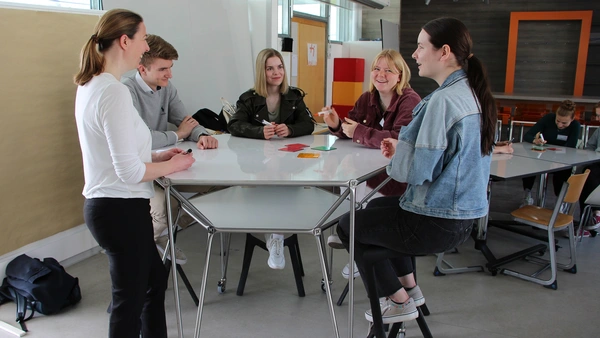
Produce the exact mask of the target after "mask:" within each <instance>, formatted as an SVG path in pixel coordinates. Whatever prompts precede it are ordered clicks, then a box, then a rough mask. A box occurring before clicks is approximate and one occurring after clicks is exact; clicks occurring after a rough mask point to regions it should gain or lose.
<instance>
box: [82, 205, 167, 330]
mask: <svg viewBox="0 0 600 338" xmlns="http://www.w3.org/2000/svg"><path fill="white" fill-rule="evenodd" d="M83 210H84V218H85V222H86V224H87V226H88V228H89V229H90V232H91V233H92V235H93V236H94V238H95V239H96V241H98V243H99V244H100V246H101V247H102V248H103V249H104V250H106V254H107V256H108V262H109V268H110V278H111V280H112V311H111V314H110V325H109V337H111V338H139V335H140V332H141V333H142V337H144V338H165V337H167V324H166V318H165V290H166V288H167V278H168V272H167V270H166V269H165V267H164V265H163V264H162V260H161V258H160V256H159V254H158V251H157V250H156V245H155V244H154V237H153V230H152V218H151V216H150V204H149V200H148V199H143V198H132V199H121V198H93V199H86V201H85V204H84V209H83Z"/></svg>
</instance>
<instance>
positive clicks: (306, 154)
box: [298, 153, 320, 158]
mask: <svg viewBox="0 0 600 338" xmlns="http://www.w3.org/2000/svg"><path fill="white" fill-rule="evenodd" d="M319 156H320V155H319V153H300V154H298V158H319Z"/></svg>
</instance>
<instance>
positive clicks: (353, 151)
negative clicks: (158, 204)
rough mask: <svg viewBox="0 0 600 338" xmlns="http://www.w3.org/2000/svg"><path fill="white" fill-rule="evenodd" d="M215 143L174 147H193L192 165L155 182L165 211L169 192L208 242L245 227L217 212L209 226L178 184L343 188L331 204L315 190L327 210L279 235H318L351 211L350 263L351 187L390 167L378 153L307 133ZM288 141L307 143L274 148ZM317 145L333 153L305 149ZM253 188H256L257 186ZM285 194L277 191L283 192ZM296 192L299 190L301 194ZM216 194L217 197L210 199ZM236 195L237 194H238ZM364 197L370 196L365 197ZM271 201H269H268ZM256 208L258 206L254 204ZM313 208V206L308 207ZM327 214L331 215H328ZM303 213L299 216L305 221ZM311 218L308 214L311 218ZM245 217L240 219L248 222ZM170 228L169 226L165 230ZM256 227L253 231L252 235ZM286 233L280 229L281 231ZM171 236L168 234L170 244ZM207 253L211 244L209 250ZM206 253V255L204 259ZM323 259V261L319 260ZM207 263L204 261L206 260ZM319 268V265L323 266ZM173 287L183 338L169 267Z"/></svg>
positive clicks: (203, 213) (201, 207) (199, 207)
mask: <svg viewBox="0 0 600 338" xmlns="http://www.w3.org/2000/svg"><path fill="white" fill-rule="evenodd" d="M215 137H216V138H217V139H218V141H219V147H218V148H217V149H210V150H198V149H197V148H196V145H195V143H193V142H184V143H182V144H179V145H178V147H180V148H183V149H188V148H190V149H193V152H192V154H193V156H194V158H195V159H196V162H195V163H194V165H193V166H192V167H191V168H189V169H188V170H185V171H182V172H178V173H175V174H172V175H168V176H167V177H165V178H162V179H160V180H158V182H159V184H161V185H162V186H163V187H165V188H166V189H165V195H166V201H167V204H168V205H167V210H171V208H170V195H171V194H173V196H174V197H175V198H177V199H178V200H179V201H180V202H181V203H182V206H183V208H184V209H185V210H186V211H188V212H190V213H191V214H192V215H191V216H192V217H194V218H195V219H196V220H197V221H199V223H200V224H202V225H203V226H204V227H206V228H207V229H208V230H209V237H210V238H209V241H210V240H212V237H211V236H212V235H210V234H211V232H212V234H214V233H216V232H243V231H246V232H247V231H248V229H241V228H236V227H239V222H238V225H232V224H233V223H231V220H229V221H227V220H224V219H220V218H219V217H218V215H217V214H212V218H215V219H217V220H218V221H219V222H221V223H219V224H217V221H216V220H215V221H214V222H213V219H212V218H211V217H209V216H207V214H208V213H210V212H211V211H209V209H208V208H206V209H205V208H204V205H205V204H204V202H202V203H201V204H200V203H191V202H190V201H188V200H187V199H186V198H185V197H184V196H183V195H181V194H180V193H179V192H178V191H177V186H179V185H210V186H215V185H221V186H260V187H261V188H260V189H259V190H257V191H260V194H263V193H264V192H266V191H267V190H266V188H265V186H271V187H273V186H277V187H286V189H288V188H290V189H291V188H293V187H296V188H298V187H331V186H338V187H347V188H348V189H347V190H346V191H345V192H344V193H343V194H342V195H341V196H339V197H337V196H336V198H335V199H334V200H332V199H331V198H330V197H327V196H326V195H323V194H322V193H321V192H323V191H322V190H319V191H320V192H317V193H316V194H317V195H318V196H317V197H316V198H319V199H320V200H327V198H330V200H329V201H327V203H331V202H333V203H331V204H330V205H325V204H322V205H323V206H324V207H325V208H320V209H319V208H317V209H319V212H323V211H326V212H325V213H323V214H322V215H321V216H322V217H321V218H320V219H319V220H318V222H317V223H315V224H309V223H310V222H314V220H315V219H314V218H312V219H311V218H306V223H304V227H307V226H308V227H309V228H294V229H291V228H290V229H287V230H286V231H283V232H290V231H291V232H307V231H309V232H311V231H312V232H314V233H315V234H316V233H318V232H319V231H320V230H319V229H320V228H322V226H323V225H324V224H326V223H327V222H328V221H329V220H331V219H332V217H333V218H335V217H336V215H338V214H337V213H338V211H337V209H338V207H339V206H340V205H342V208H340V211H344V212H345V211H348V209H349V211H350V234H351V238H350V250H349V251H350V258H349V263H352V261H353V257H354V210H355V208H350V207H349V206H350V205H353V206H356V205H358V204H357V203H356V202H357V201H356V194H355V193H356V187H357V185H359V184H360V183H362V182H364V181H366V180H367V179H369V178H371V177H373V176H375V175H378V174H379V173H382V172H384V171H385V166H386V165H387V164H388V163H389V160H387V159H386V158H384V157H383V156H382V155H381V153H380V151H379V150H378V149H369V148H366V147H364V146H362V145H357V144H355V143H353V142H351V141H350V140H338V139H337V137H335V136H332V135H309V136H302V137H296V138H287V139H280V138H274V139H271V140H268V141H266V140H255V139H247V138H237V137H232V136H230V135H226V134H224V135H215ZM292 143H303V144H306V145H309V147H307V148H305V149H304V150H302V151H299V152H283V151H279V150H278V149H279V148H283V147H285V145H287V144H292ZM316 146H328V147H331V146H332V147H335V148H337V149H335V150H332V151H318V150H312V149H310V147H316ZM299 153H315V154H319V157H318V158H298V154H299ZM257 189H258V188H257ZM240 191H243V190H239V189H236V190H225V191H224V192H221V193H219V192H217V193H213V194H210V195H207V196H206V198H204V197H202V198H200V199H198V200H197V201H201V200H202V201H204V200H208V199H209V198H210V196H215V197H216V198H225V194H229V193H233V192H236V193H238V192H240ZM283 191H285V190H281V191H280V193H282V192H283ZM290 191H292V193H294V194H297V193H299V191H298V189H295V190H294V189H292V190H290ZM300 193H301V192H300ZM215 194H216V195H215ZM240 196H241V195H240ZM266 196H270V197H277V196H278V195H276V194H267V195H266ZM347 197H349V204H345V202H344V201H345V200H346V198H347ZM368 197H369V196H368ZM242 200H244V203H248V201H246V200H245V199H242V198H241V197H239V196H238V197H236V198H234V199H232V201H234V202H236V203H235V204H237V203H239V202H240V201H242ZM271 202H273V201H271ZM252 203H259V204H260V203H263V202H260V200H259V199H257V200H252ZM238 207H239V206H237V205H234V203H232V204H231V208H238ZM256 207H259V205H257V206H256ZM313 207H314V206H313ZM330 212H331V215H328V214H329V213H330ZM307 214H308V213H305V214H304V215H303V216H304V217H307V216H308V215H307ZM311 217H312V216H311ZM168 219H169V224H173V222H172V216H171V215H170V213H169V215H168ZM247 220H248V217H246V218H244V219H243V220H241V221H247ZM169 229H171V227H169ZM255 230H256V229H255V228H253V229H252V231H255ZM259 230H260V231H262V232H267V231H271V230H268V229H266V228H264V229H259ZM283 230H285V229H283ZM172 235H173V234H172V233H171V232H170V233H169V236H170V239H171V242H172V239H173V238H172ZM170 249H171V257H174V255H175V252H174V251H175V250H174V247H173V246H170ZM207 250H210V244H209V248H207ZM208 256H209V255H208V254H207V257H208ZM321 258H322V261H323V260H324V257H321ZM207 259H208V258H207ZM322 264H323V263H322ZM350 268H351V271H350V274H352V273H353V271H352V269H353V268H354V266H353V264H350ZM207 269H208V264H207V265H205V271H204V275H203V288H202V289H201V291H200V293H201V297H202V298H201V299H200V304H201V305H200V306H199V308H198V314H197V320H196V328H195V333H196V336H198V335H199V332H200V325H201V319H202V317H201V316H202V303H203V295H204V292H205V285H206V274H207ZM172 274H173V283H174V290H175V307H176V318H177V321H178V331H179V337H183V325H182V322H181V310H180V304H179V293H178V286H177V271H176V269H175V268H174V266H173V269H172ZM324 280H325V281H324V286H325V289H326V292H327V295H328V298H329V299H328V301H329V307H330V313H331V314H332V322H333V324H334V330H335V331H336V336H339V333H338V332H337V325H336V324H335V316H334V315H333V305H332V301H331V290H330V287H329V282H328V276H327V274H326V273H325V274H324ZM349 283H350V297H349V304H350V306H349V311H348V312H349V314H348V326H349V330H348V331H349V337H352V336H353V332H352V331H353V316H354V307H353V303H354V298H353V297H354V296H353V290H354V281H353V279H350V280H349Z"/></svg>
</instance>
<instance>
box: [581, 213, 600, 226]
mask: <svg viewBox="0 0 600 338" xmlns="http://www.w3.org/2000/svg"><path fill="white" fill-rule="evenodd" d="M590 223H591V224H589V225H587V226H584V227H583V228H584V229H585V230H596V229H598V228H600V215H599V214H594V215H593V216H592V218H591V222H590Z"/></svg>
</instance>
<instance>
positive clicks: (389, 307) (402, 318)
mask: <svg viewBox="0 0 600 338" xmlns="http://www.w3.org/2000/svg"><path fill="white" fill-rule="evenodd" d="M417 317H419V312H418V311H417V307H416V306H415V301H414V300H413V299H412V298H409V299H408V300H407V301H406V302H405V303H404V304H396V303H394V302H392V301H391V300H390V301H387V304H385V305H384V306H383V309H382V311H381V319H383V323H384V324H391V323H399V322H407V321H409V320H413V319H415V318H417ZM365 318H366V319H367V320H368V321H370V322H373V315H372V314H371V311H366V312H365Z"/></svg>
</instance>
